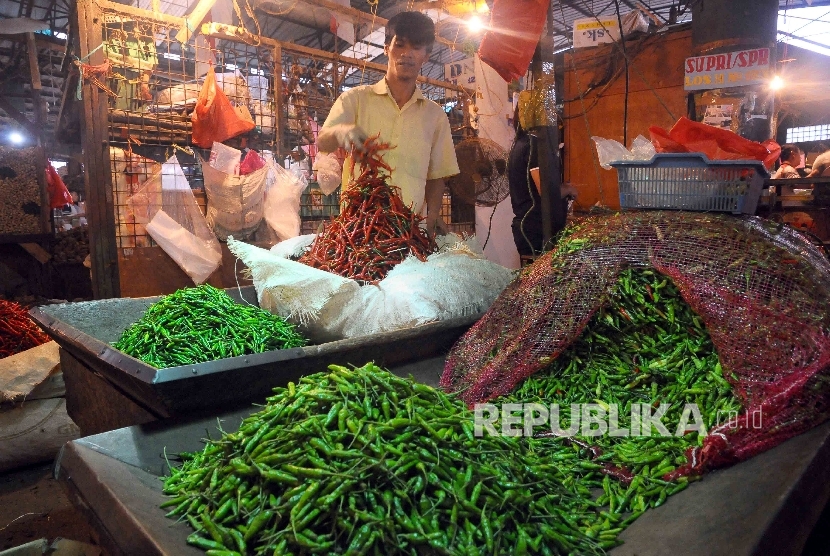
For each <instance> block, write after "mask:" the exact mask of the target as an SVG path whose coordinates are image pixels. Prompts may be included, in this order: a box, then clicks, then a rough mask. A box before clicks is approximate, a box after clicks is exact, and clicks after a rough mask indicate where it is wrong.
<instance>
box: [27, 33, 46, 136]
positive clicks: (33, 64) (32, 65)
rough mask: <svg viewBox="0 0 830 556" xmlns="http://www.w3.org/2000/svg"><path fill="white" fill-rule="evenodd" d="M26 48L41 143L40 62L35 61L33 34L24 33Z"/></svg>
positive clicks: (35, 50)
mask: <svg viewBox="0 0 830 556" xmlns="http://www.w3.org/2000/svg"><path fill="white" fill-rule="evenodd" d="M26 50H28V51H29V52H28V53H29V74H30V76H31V79H32V104H33V105H34V110H33V112H34V115H35V127H36V128H37V130H38V132H37V136H36V139H37V143H38V145H40V144H42V143H43V141H42V137H41V136H42V135H43V132H42V131H41V130H42V129H43V124H44V123H45V122H43V118H42V117H41V116H42V112H41V105H40V87H41V85H40V64H38V61H37V43H35V34H34V33H26Z"/></svg>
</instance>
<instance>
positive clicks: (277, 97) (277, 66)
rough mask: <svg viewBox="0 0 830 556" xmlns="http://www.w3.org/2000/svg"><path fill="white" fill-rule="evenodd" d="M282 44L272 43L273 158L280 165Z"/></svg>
mask: <svg viewBox="0 0 830 556" xmlns="http://www.w3.org/2000/svg"><path fill="white" fill-rule="evenodd" d="M282 89H283V84H282V46H280V45H279V44H276V45H274V127H275V128H276V131H277V146H276V152H275V153H274V158H275V159H276V160H277V162H279V163H280V165H282V160H283V149H282V131H283V129H282V126H283V125H285V122H283V121H282Z"/></svg>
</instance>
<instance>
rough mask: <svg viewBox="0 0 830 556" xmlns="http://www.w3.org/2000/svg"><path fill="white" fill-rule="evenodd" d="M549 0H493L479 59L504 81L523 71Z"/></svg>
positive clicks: (540, 28) (540, 32) (542, 22)
mask: <svg viewBox="0 0 830 556" xmlns="http://www.w3.org/2000/svg"><path fill="white" fill-rule="evenodd" d="M549 4H550V0H496V1H495V3H494V4H493V14H492V16H491V17H490V27H489V28H490V30H489V31H487V33H486V34H485V35H484V38H483V39H482V40H481V46H479V48H478V55H479V57H480V58H481V61H482V62H484V63H486V64H487V65H488V66H490V67H492V68H493V69H494V70H496V71H497V72H498V74H499V75H501V76H502V78H503V79H504V80H505V81H507V82H508V83H509V82H511V81H513V80H514V79H518V78H519V77H522V76H523V75H524V74H526V73H527V68H528V66H529V65H530V60H531V58H533V51H534V50H536V43H538V42H539V37H540V36H541V34H542V28H543V27H544V25H545V19H546V18H547V12H548V5H549Z"/></svg>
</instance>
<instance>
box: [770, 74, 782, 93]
mask: <svg viewBox="0 0 830 556" xmlns="http://www.w3.org/2000/svg"><path fill="white" fill-rule="evenodd" d="M783 86H784V80H783V79H781V76H780V75H776V76H775V77H773V78H772V80H771V81H770V82H769V88H770V89H772V90H773V91H778V90H779V89H781V88H782V87H783Z"/></svg>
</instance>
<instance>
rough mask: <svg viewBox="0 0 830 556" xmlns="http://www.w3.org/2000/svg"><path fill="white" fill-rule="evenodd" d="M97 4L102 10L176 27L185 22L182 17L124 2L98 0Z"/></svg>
mask: <svg viewBox="0 0 830 556" xmlns="http://www.w3.org/2000/svg"><path fill="white" fill-rule="evenodd" d="M98 6H100V9H101V10H103V11H113V12H117V13H121V14H125V15H131V16H133V17H137V18H140V19H145V20H149V21H157V22H159V23H167V24H170V25H172V26H174V27H177V28H178V27H181V26H182V25H184V24H185V18H183V17H176V16H174V15H168V14H166V13H162V12H157V13H156V12H151V11H150V10H143V9H141V8H136V7H135V6H127V5H126V4H119V3H118V2H111V1H110V0H99V1H98Z"/></svg>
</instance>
